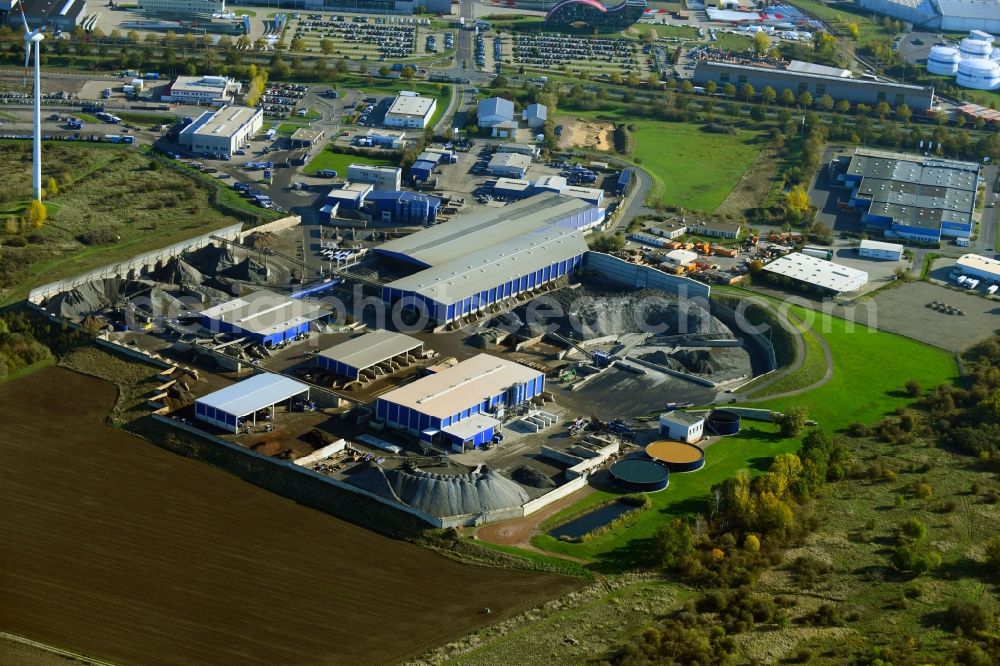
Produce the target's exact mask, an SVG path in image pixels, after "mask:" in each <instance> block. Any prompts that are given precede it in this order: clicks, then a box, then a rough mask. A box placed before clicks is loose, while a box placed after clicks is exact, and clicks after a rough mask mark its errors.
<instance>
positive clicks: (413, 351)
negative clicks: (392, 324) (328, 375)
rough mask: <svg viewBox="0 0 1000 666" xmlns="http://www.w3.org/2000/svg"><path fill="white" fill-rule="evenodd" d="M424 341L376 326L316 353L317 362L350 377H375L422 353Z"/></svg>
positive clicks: (407, 362) (385, 373) (320, 365)
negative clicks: (370, 330) (377, 328)
mask: <svg viewBox="0 0 1000 666" xmlns="http://www.w3.org/2000/svg"><path fill="white" fill-rule="evenodd" d="M423 349H424V343H423V342H421V341H420V340H417V339H416V338H411V337H410V336H408V335H404V334H403V333H393V332H392V331H385V330H377V331H372V332H370V333H365V334H364V335H359V336H358V337H356V338H351V339H350V340H348V341H346V342H342V343H340V344H339V345H336V346H334V347H330V348H329V349H326V350H324V351H321V352H320V353H319V356H317V357H316V364H317V365H318V366H319V367H321V368H325V369H327V370H330V371H331V372H335V373H336V374H338V375H341V376H344V377H350V378H351V379H359V378H362V377H368V378H369V379H375V378H376V377H378V376H379V375H387V374H390V373H392V372H394V371H395V369H396V368H397V367H399V366H402V365H408V364H409V363H410V362H411V361H413V360H414V359H415V358H418V357H419V356H421V355H422V353H423Z"/></svg>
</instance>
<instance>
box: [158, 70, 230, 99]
mask: <svg viewBox="0 0 1000 666" xmlns="http://www.w3.org/2000/svg"><path fill="white" fill-rule="evenodd" d="M242 87H243V86H242V85H241V84H240V82H239V81H236V80H235V79H231V78H229V77H226V76H178V77H177V78H176V79H174V82H173V83H171V84H170V87H169V88H167V90H166V91H165V92H164V93H163V94H161V95H160V99H161V100H162V101H164V102H173V103H175V104H210V105H212V106H224V105H226V104H232V102H233V99H234V97H235V96H236V95H239V94H240V91H241V90H242Z"/></svg>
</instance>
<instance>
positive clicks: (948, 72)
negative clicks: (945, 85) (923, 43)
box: [927, 46, 962, 76]
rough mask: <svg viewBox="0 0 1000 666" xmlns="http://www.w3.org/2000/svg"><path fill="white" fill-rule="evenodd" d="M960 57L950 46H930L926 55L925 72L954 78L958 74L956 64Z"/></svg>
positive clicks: (960, 59) (956, 50)
mask: <svg viewBox="0 0 1000 666" xmlns="http://www.w3.org/2000/svg"><path fill="white" fill-rule="evenodd" d="M961 61H962V55H961V54H960V53H959V52H958V49H956V48H954V47H951V46H932V47H931V50H930V53H928V54H927V71H928V72H930V73H931V74H939V75H942V76H954V75H955V74H957V73H958V63H960V62H961Z"/></svg>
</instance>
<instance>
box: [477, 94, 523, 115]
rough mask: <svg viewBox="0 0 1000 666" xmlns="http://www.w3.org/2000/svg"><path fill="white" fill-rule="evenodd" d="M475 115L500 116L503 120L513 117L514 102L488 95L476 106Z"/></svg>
mask: <svg viewBox="0 0 1000 666" xmlns="http://www.w3.org/2000/svg"><path fill="white" fill-rule="evenodd" d="M476 115H477V116H478V117H479V118H485V117H487V116H500V118H501V119H503V120H513V119H514V102H512V101H510V100H509V99H504V98H503V97H490V98H489V99H484V100H483V101H481V102H480V103H479V106H478V107H476Z"/></svg>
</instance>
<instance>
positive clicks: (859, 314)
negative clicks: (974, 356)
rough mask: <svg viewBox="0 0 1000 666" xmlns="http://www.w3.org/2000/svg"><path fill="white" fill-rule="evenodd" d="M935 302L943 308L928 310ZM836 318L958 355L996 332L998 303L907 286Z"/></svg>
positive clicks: (925, 286)
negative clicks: (918, 341)
mask: <svg viewBox="0 0 1000 666" xmlns="http://www.w3.org/2000/svg"><path fill="white" fill-rule="evenodd" d="M949 270H950V263H949V264H948V265H946V266H944V271H945V272H948V271H949ZM935 302H937V303H938V304H940V306H944V307H938V308H935V307H932V304H933V303H935ZM949 306H950V307H951V308H952V310H951V311H950V312H949V310H948V307H949ZM851 313H853V315H852V314H851ZM836 314H846V315H847V318H848V320H849V321H857V322H859V323H868V324H871V325H875V326H877V327H878V328H880V329H882V330H886V331H892V332H894V333H900V334H902V335H906V336H908V337H911V338H914V339H916V340H920V341H922V342H926V343H928V344H932V345H935V346H937V347H943V348H944V349H953V350H955V351H960V350H963V349H967V348H968V347H970V346H972V345H973V344H975V343H976V342H978V341H979V340H982V339H983V338H985V337H987V336H989V335H991V334H992V333H994V332H995V331H996V329H997V314H1000V301H996V300H992V299H989V298H984V297H983V296H979V295H975V294H970V293H968V292H965V291H962V290H959V289H952V288H948V287H944V286H941V285H937V284H930V283H927V282H911V283H908V284H902V285H899V286H898V287H895V288H893V289H884V290H882V291H881V292H879V293H878V295H876V296H875V298H873V299H870V300H868V301H861V302H860V303H858V304H857V307H856V308H853V309H851V310H849V311H848V312H845V313H840V312H838V313H836Z"/></svg>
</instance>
